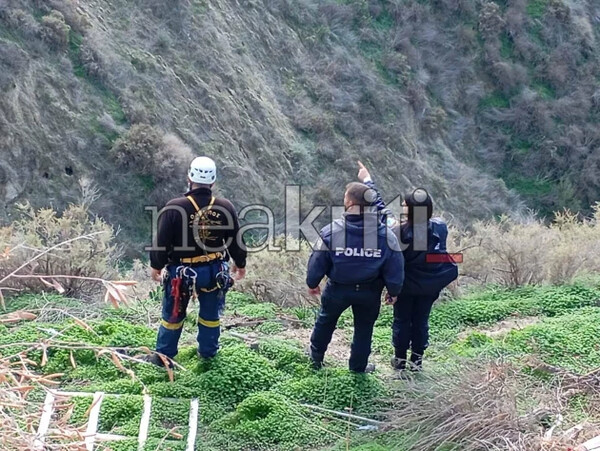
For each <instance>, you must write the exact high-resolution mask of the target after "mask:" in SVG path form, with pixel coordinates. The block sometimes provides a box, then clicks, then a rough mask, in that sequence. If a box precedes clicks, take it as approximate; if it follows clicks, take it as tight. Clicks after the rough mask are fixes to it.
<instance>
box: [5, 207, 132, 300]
mask: <svg viewBox="0 0 600 451" xmlns="http://www.w3.org/2000/svg"><path fill="white" fill-rule="evenodd" d="M78 237H84V238H80V239H77V238H78ZM114 237H115V232H114V230H113V228H112V227H111V226H109V225H108V224H106V223H105V222H104V221H103V220H102V219H101V218H98V217H94V216H92V215H91V214H90V213H89V211H88V210H87V208H86V207H83V206H78V205H70V206H69V207H68V208H67V209H66V210H65V211H64V212H62V213H60V214H59V213H57V212H56V211H54V210H52V209H50V208H43V209H40V210H34V209H33V208H31V207H30V206H28V205H27V206H23V207H22V217H21V218H20V219H18V220H16V221H14V222H13V223H12V224H11V225H10V226H7V227H3V228H0V249H3V251H4V253H3V254H2V258H0V275H2V276H6V275H8V274H10V273H11V272H13V271H15V270H16V269H17V268H18V267H19V266H21V265H23V264H25V263H27V262H30V263H28V264H26V266H25V267H24V268H23V269H22V270H20V271H19V272H18V273H17V274H30V275H31V274H34V275H43V276H52V275H64V276H81V277H99V278H104V279H111V278H113V277H115V276H116V275H117V271H116V265H117V263H118V259H119V257H120V248H119V247H118V246H117V245H116V244H115V243H114ZM72 239H76V240H75V241H72V242H70V243H68V244H65V245H59V244H60V243H62V242H65V241H67V240H72ZM54 246H57V247H56V248H55V249H52V250H51V251H49V252H45V251H48V250H49V249H50V248H53V247H54ZM44 252H45V253H44ZM41 253H44V255H42V256H41V257H39V258H37V259H35V260H34V257H36V256H38V255H40V254H41ZM0 278H1V277H0ZM59 282H60V284H61V285H62V287H63V288H64V289H65V290H66V294H68V295H71V296H82V295H83V296H92V295H95V294H98V293H99V292H100V291H101V290H98V285H97V284H96V283H94V282H90V281H86V280H80V279H59ZM2 285H3V286H8V287H10V288H14V289H26V290H31V291H34V292H41V291H49V290H53V288H49V287H48V286H46V285H45V284H44V283H43V282H42V281H40V279H38V278H10V279H8V280H7V281H6V282H4V283H3V284H2Z"/></svg>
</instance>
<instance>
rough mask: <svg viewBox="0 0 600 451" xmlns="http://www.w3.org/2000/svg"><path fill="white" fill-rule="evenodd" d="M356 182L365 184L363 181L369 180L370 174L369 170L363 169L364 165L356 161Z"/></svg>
mask: <svg viewBox="0 0 600 451" xmlns="http://www.w3.org/2000/svg"><path fill="white" fill-rule="evenodd" d="M358 180H359V181H360V182H361V183H365V181H367V180H371V174H370V173H369V170H368V169H367V168H366V167H365V165H364V164H362V163H361V161H360V160H359V161H358Z"/></svg>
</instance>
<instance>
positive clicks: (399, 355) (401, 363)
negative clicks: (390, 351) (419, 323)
mask: <svg viewBox="0 0 600 451" xmlns="http://www.w3.org/2000/svg"><path fill="white" fill-rule="evenodd" d="M406 353H407V351H406V350H404V349H398V348H396V349H395V350H394V357H392V362H391V363H392V368H394V369H395V370H397V371H404V370H405V369H406Z"/></svg>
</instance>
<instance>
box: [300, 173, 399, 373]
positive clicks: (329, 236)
mask: <svg viewBox="0 0 600 451" xmlns="http://www.w3.org/2000/svg"><path fill="white" fill-rule="evenodd" d="M372 195H374V193H372V192H371V190H370V189H369V187H368V186H366V185H364V184H362V183H356V182H354V183H350V184H349V185H348V186H347V187H346V192H345V195H344V207H345V208H346V212H345V213H344V215H343V216H342V218H340V219H337V220H335V221H334V222H333V223H332V224H329V225H328V226H326V227H324V228H323V229H322V230H321V233H320V237H321V240H320V241H319V243H318V244H317V246H316V247H315V249H314V251H313V253H312V255H311V257H310V260H309V262H308V274H307V278H306V283H307V285H308V287H309V293H310V294H312V295H315V296H318V295H319V294H321V290H320V287H319V284H320V282H321V280H322V279H323V277H325V276H327V277H328V280H327V284H326V285H325V289H324V291H323V294H322V296H321V310H320V312H319V316H318V318H317V321H316V324H315V327H314V330H313V332H312V335H311V338H310V357H311V360H312V362H313V366H314V367H315V369H319V368H321V367H322V365H323V358H324V355H325V351H327V347H328V345H329V343H330V341H331V337H332V335H333V332H334V330H335V328H336V325H337V322H338V319H339V317H340V315H341V314H342V313H343V312H344V311H345V310H346V309H347V308H349V307H352V313H353V316H354V337H353V340H352V346H351V354H350V364H349V367H350V370H351V371H354V372H357V373H363V372H372V371H373V370H374V368H375V367H374V365H372V364H368V360H369V355H370V354H371V340H372V336H373V326H374V324H375V320H376V319H377V317H378V315H379V309H380V307H381V293H382V291H383V288H384V287H386V288H387V291H388V294H389V295H390V296H391V300H390V302H394V301H395V297H396V296H397V295H398V293H400V290H401V289H402V282H403V279H404V270H403V268H404V260H403V257H402V252H399V245H398V241H397V238H396V237H395V236H394V235H393V234H392V233H391V231H390V230H389V229H388V228H387V227H386V226H385V225H384V224H383V223H381V221H379V220H378V218H377V213H376V212H375V211H372V210H374V209H373V207H371V204H372V200H374V197H373V199H371V201H370V200H369V198H370V196H372Z"/></svg>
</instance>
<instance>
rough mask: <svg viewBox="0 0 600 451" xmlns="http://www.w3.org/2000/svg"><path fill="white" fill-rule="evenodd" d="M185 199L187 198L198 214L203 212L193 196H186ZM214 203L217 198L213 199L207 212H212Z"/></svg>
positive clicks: (207, 207)
mask: <svg viewBox="0 0 600 451" xmlns="http://www.w3.org/2000/svg"><path fill="white" fill-rule="evenodd" d="M185 197H187V199H188V200H189V201H190V202H191V203H192V205H193V206H194V208H195V209H196V213H200V210H202V209H201V208H200V207H199V206H198V204H197V203H196V201H195V200H194V198H193V197H192V196H185ZM214 203H215V196H213V197H211V199H210V202H209V204H208V205H207V206H206V207H204V208H206V209H207V210H210V209H211V208H212V206H213V205H214Z"/></svg>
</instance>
